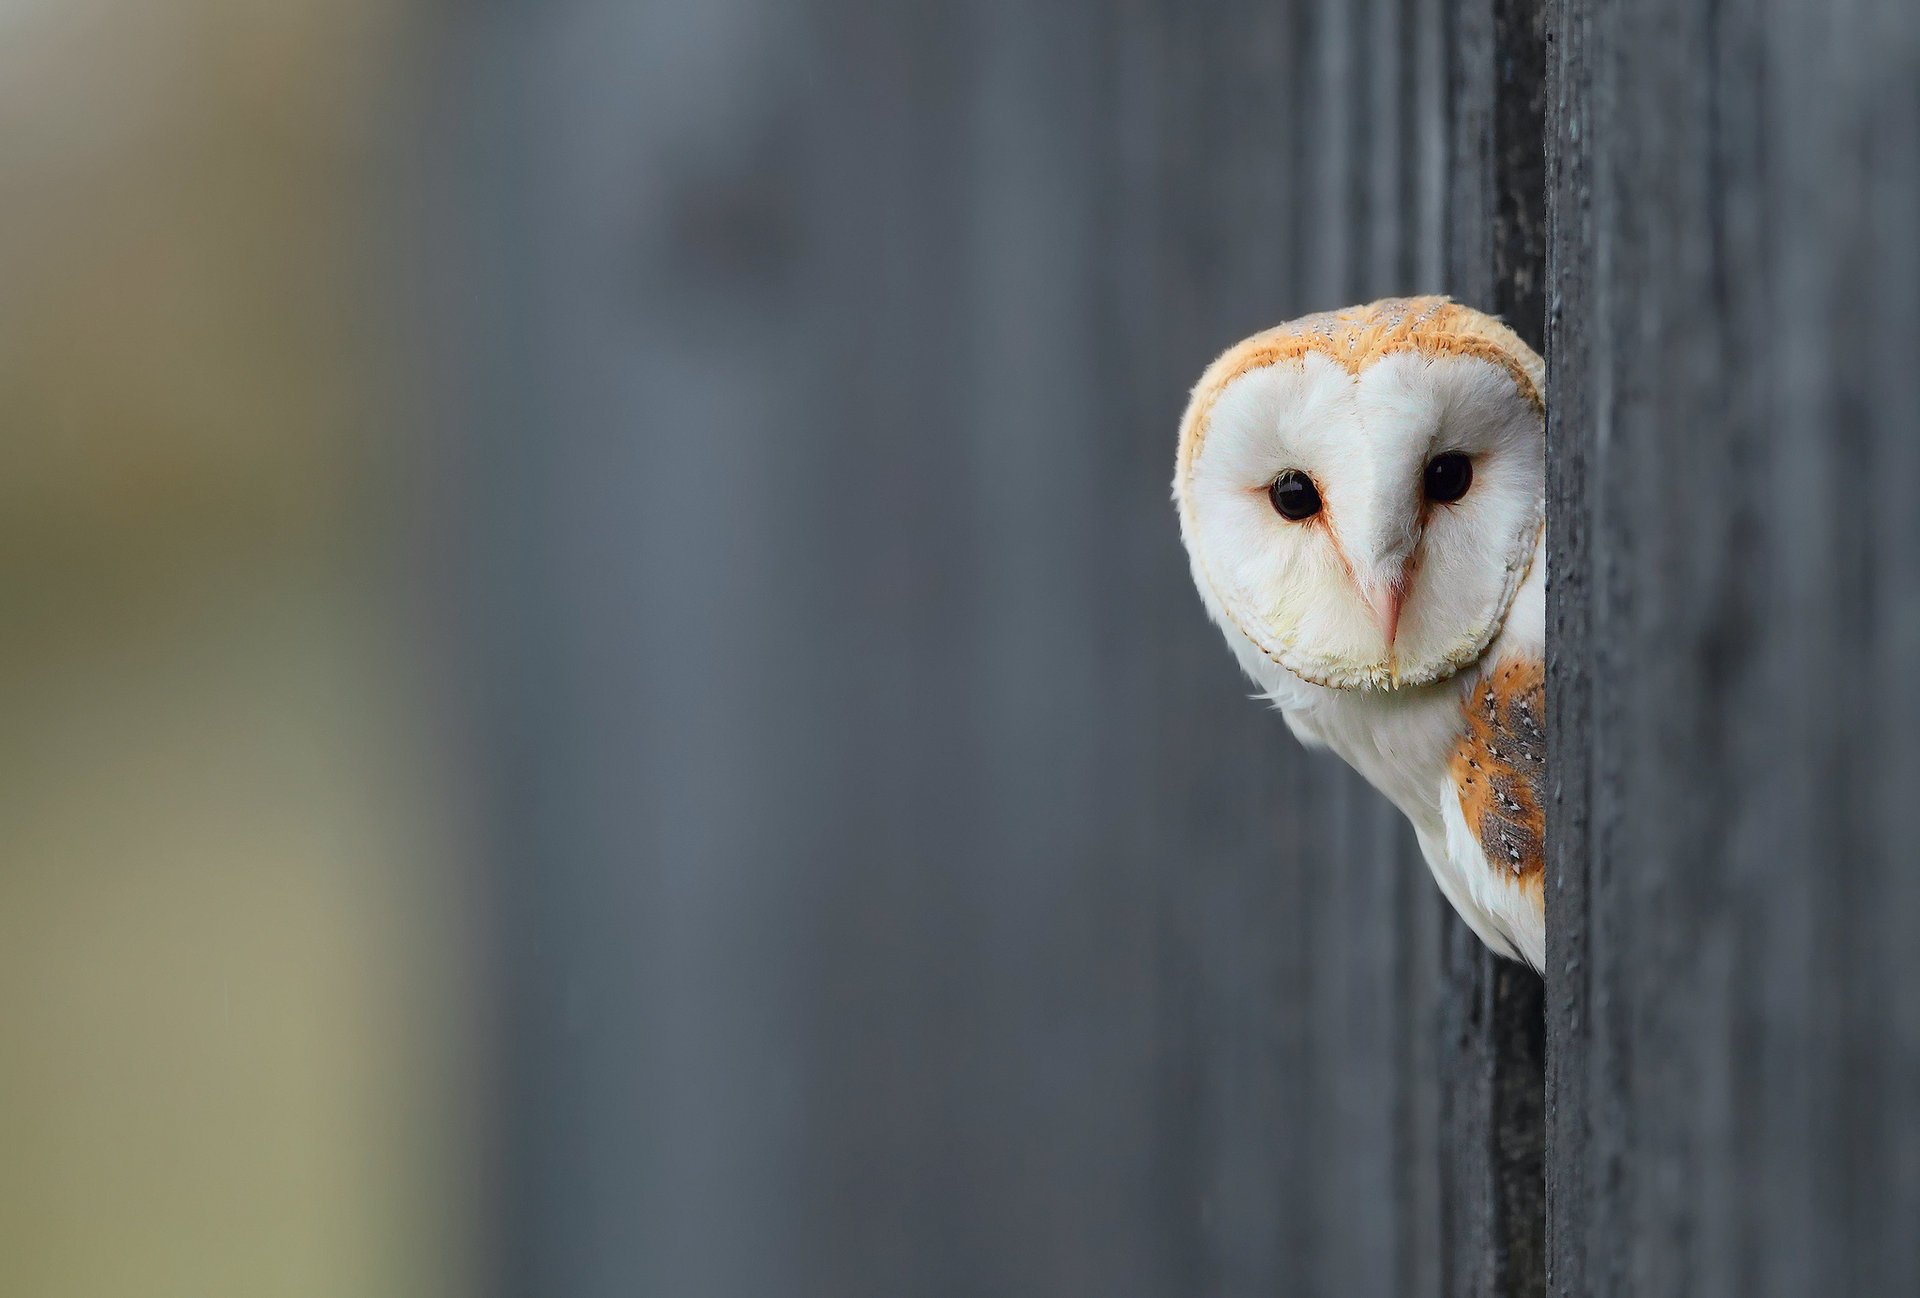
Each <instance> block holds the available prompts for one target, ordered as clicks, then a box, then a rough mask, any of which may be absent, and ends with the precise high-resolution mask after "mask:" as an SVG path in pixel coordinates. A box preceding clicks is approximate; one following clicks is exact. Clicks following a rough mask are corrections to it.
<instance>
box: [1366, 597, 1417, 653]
mask: <svg viewBox="0 0 1920 1298" xmlns="http://www.w3.org/2000/svg"><path fill="white" fill-rule="evenodd" d="M1406 597H1407V590H1406V586H1405V585H1404V584H1403V583H1401V582H1395V583H1394V584H1393V585H1391V586H1387V587H1385V588H1383V589H1380V590H1377V591H1374V592H1372V595H1371V597H1370V598H1369V599H1368V600H1367V606H1368V607H1369V608H1371V609H1372V610H1373V620H1374V624H1375V625H1376V626H1378V627H1379V628H1380V638H1381V639H1383V640H1385V641H1386V642H1387V648H1389V649H1391V648H1393V638H1394V636H1396V635H1398V634H1399V632H1400V605H1401V602H1402V601H1404V600H1405V599H1406Z"/></svg>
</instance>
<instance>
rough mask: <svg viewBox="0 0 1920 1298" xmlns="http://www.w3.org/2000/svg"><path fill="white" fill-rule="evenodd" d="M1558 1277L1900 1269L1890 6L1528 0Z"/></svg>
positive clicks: (1598, 1280) (1901, 1038)
mask: <svg viewBox="0 0 1920 1298" xmlns="http://www.w3.org/2000/svg"><path fill="white" fill-rule="evenodd" d="M1550 25H1551V28H1552V31H1553V37H1554V39H1553V51H1554V52H1553V62H1554V69H1555V71H1554V76H1553V86H1554V90H1553V119H1554V128H1553V140H1554V148H1553V154H1554V168H1553V179H1552V184H1551V202H1552V214H1553V219H1552V253H1551V278H1550V283H1551V286H1552V287H1551V290H1550V294H1551V300H1552V311H1551V319H1552V327H1551V332H1550V338H1549V344H1550V345H1549V379H1548V382H1549V404H1550V408H1551V420H1552V437H1551V445H1552V453H1551V460H1552V466H1551V468H1552V472H1551V475H1550V476H1551V483H1552V491H1553V493H1554V494H1553V500H1552V507H1553V514H1552V517H1553V523H1552V526H1553V529H1554V533H1553V545H1554V570H1553V581H1552V583H1551V587H1550V595H1549V603H1550V617H1551V619H1552V626H1553V632H1554V635H1553V644H1552V648H1551V653H1550V663H1549V672H1550V682H1551V684H1550V695H1551V697H1552V700H1553V702H1552V708H1553V711H1552V714H1551V726H1552V734H1553V737H1554V752H1553V757H1552V761H1553V768H1554V772H1555V779H1556V782H1557V783H1558V785H1559V788H1558V797H1557V800H1556V803H1555V806H1554V812H1553V816H1554V818H1553V823H1552V829H1551V831H1550V832H1551V843H1550V849H1549V851H1550V867H1549V880H1548V906H1549V919H1550V924H1549V933H1550V947H1549V951H1548V963H1549V976H1548V991H1549V1023H1550V1039H1551V1045H1552V1054H1553V1060H1554V1065H1553V1071H1552V1100H1551V1108H1552V1117H1551V1130H1552V1143H1551V1151H1552V1154H1551V1163H1552V1177H1553V1180H1552V1232H1551V1240H1550V1253H1551V1258H1552V1263H1551V1268H1552V1275H1553V1291H1554V1292H1555V1293H1557V1294H1595V1295H1629V1294H1630V1295H1636V1296H1639V1298H1646V1296H1648V1295H1655V1296H1657V1295H1663V1294H1673V1295H1680V1294H1686V1295H1743V1296H1744V1295H1756V1296H1759V1298H1766V1296H1769V1295H1786V1294H1805V1293H1861V1294H1866V1293H1872V1294H1894V1293H1911V1292H1915V1291H1916V1290H1920V1246H1916V1244H1915V1234H1914V1229H1913V1223H1914V1222H1915V1221H1916V1220H1920V1157H1916V1155H1920V995H1916V990H1915V989H1916V988H1920V941H1916V936H1917V933H1920V907H1916V905H1915V901H1916V897H1915V894H1916V891H1917V890H1920V876H1916V872H1915V870H1914V868H1913V866H1914V853H1913V850H1912V834H1911V832H1910V830H1909V829H1908V827H1907V824H1906V818H1907V813H1908V811H1909V809H1910V807H1911V805H1912V801H1913V793H1914V790H1915V789H1917V788H1920V778H1916V772H1917V771H1920V738H1916V736H1920V729H1917V728H1916V726H1915V724H1914V723H1915V720H1916V718H1920V697H1917V696H1916V689H1915V686H1914V683H1913V682H1914V679H1915V676H1914V673H1913V671H1912V669H1911V664H1912V663H1913V662H1914V661H1915V652H1916V650H1917V649H1920V599H1916V595H1915V583H1914V577H1913V574H1914V572H1915V571H1916V561H1920V527H1917V526H1916V523H1915V518H1916V511H1915V510H1914V509H1913V507H1912V502H1911V497H1912V489H1913V485H1914V484H1915V483H1916V482H1920V454H1917V452H1916V449H1915V448H1916V445H1920V442H1917V440H1916V438H1915V436H1914V429H1915V428H1916V427H1920V422H1917V421H1916V415H1920V372H1916V367H1915V366H1914V365H1913V364H1912V363H1911V359H1910V357H1911V353H1912V350H1913V346H1914V343H1915V340H1916V338H1920V311H1917V310H1916V305H1915V304H1916V302H1920V252H1917V251H1916V249H1917V248H1920V244H1916V241H1915V238H1914V231H1915V229H1916V228H1920V225H1917V224H1916V216H1920V89H1916V87H1920V13H1916V11H1914V9H1913V8H1912V7H1911V6H1902V5H1879V4H1861V5H1841V6H1796V5H1785V4H1770V3H1761V2H1757V0H1751V2H1750V0H1683V2H1682V3H1677V4H1672V3H1665V2H1664V0H1662V2H1659V3H1656V2H1655V0H1629V2H1628V3H1623V4H1612V5H1607V6H1603V7H1590V6H1585V5H1577V4H1568V3H1556V4H1554V5H1553V6H1552V20H1551V24H1550Z"/></svg>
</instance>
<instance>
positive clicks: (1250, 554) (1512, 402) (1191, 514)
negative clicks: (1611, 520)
mask: <svg viewBox="0 0 1920 1298" xmlns="http://www.w3.org/2000/svg"><path fill="white" fill-rule="evenodd" d="M1544 378H1545V375H1544V367H1543V365H1542V364H1541V361H1540V358H1539V357H1538V356H1537V355H1535V354H1534V353H1533V351H1532V350H1531V349H1530V348H1528V347H1527V345H1526V344H1525V343H1523V342H1521V341H1520V339H1519V338H1518V337H1517V336H1516V335H1515V334H1514V333H1513V331H1512V330H1510V329H1508V328H1507V327H1506V326H1504V325H1502V324H1501V323H1500V322H1499V321H1497V320H1495V319H1493V318H1492V317H1491V316H1487V315H1483V314H1481V313H1480V312H1478V311H1474V310H1471V309H1469V308H1467V307H1463V306H1459V305H1457V304H1455V303H1453V302H1450V301H1448V300H1447V299H1445V298H1438V297H1429V298H1396V299H1389V300H1386V301H1381V302H1374V303H1371V304H1370V305H1367V306H1361V307H1353V308H1350V309H1348V310H1344V311H1335V312H1328V313H1325V314H1322V315H1314V316H1308V317H1306V318H1304V319H1301V320H1295V321H1293V322H1291V323H1289V324H1284V325H1281V326H1280V327H1278V328H1277V329H1271V330H1268V331H1267V332H1265V333H1261V334H1256V335H1254V336H1253V337H1252V338H1249V339H1247V340H1246V341H1244V342H1242V343H1240V344H1238V345H1236V346H1234V347H1233V348H1231V349H1229V350H1228V351H1227V352H1226V354H1225V355H1223V356H1221V357H1220V358H1219V359H1218V360H1216V361H1215V362H1214V363H1213V364H1212V365H1211V366H1210V367H1209V368H1208V369H1207V372H1206V373H1205V374H1204V375H1202V376H1201V379H1200V382H1199V384H1198V385H1197V386H1196V387H1195V388H1194V390H1193V399H1192V401H1191V402H1190V403H1189V404H1188V406H1187V412H1186V417H1185V418H1184V420H1183V421H1182V423H1181V428H1180V453H1179V459H1178V464H1177V467H1176V469H1175V473H1174V499H1175V501H1176V502H1177V503H1178V505H1179V509H1180V527H1181V535H1182V538H1183V539H1184V540H1185V542H1186V546H1187V554H1188V556H1189V558H1190V559H1191V560H1192V564H1193V575H1194V580H1195V582H1196V583H1197V584H1198V586H1199V588H1200V594H1201V597H1202V598H1203V599H1204V600H1205V601H1206V604H1207V608H1208V611H1209V612H1210V613H1211V614H1212V616H1213V618H1214V620H1215V621H1216V622H1218V623H1219V624H1220V627H1221V629H1222V630H1223V631H1224V632H1225V633H1226V635H1227V638H1228V640H1229V641H1230V642H1231V643H1232V644H1233V646H1234V648H1235V650H1236V652H1237V653H1238V654H1239V656H1240V659H1241V661H1242V663H1243V664H1244V665H1245V666H1246V667H1247V670H1248V672H1249V674H1251V675H1252V676H1253V677H1254V679H1255V680H1257V681H1260V682H1262V683H1263V684H1265V685H1267V686H1268V687H1269V689H1277V688H1280V687H1281V685H1282V683H1283V682H1285V676H1284V673H1290V674H1291V676H1292V677H1295V678H1298V679H1299V680H1305V681H1307V682H1310V683H1312V684H1315V685H1324V686H1329V687H1332V688H1334V689H1347V690H1352V689H1373V690H1379V689H1386V690H1391V689H1400V688H1405V687H1411V686H1417V685H1424V684H1428V683H1430V682H1433V681H1437V680H1440V679H1443V678H1445V677H1447V676H1450V675H1452V674H1453V673H1454V672H1456V671H1458V670H1459V669H1460V668H1461V667H1463V666H1465V665H1466V664H1467V663H1470V662H1472V661H1473V660H1474V659H1475V658H1477V657H1479V656H1480V654H1481V653H1482V652H1483V651H1484V650H1485V649H1486V647H1487V645H1488V644H1489V643H1490V642H1491V641H1492V640H1493V638H1494V637H1495V636H1496V635H1498V634H1499V632H1500V627H1501V624H1502V622H1503V621H1504V620H1505V618H1506V616H1507V610H1508V607H1509V606H1510V605H1511V604H1512V602H1513V597H1514V593H1515V591H1516V590H1517V589H1518V587H1519V585H1520V582H1521V579H1522V578H1524V577H1525V576H1526V573H1527V569H1528V567H1529V566H1530V564H1531V563H1532V560H1533V556H1534V554H1535V551H1536V546H1537V543H1538V541H1539V538H1540V531H1541V526H1542V519H1543V517H1544V513H1545V499H1544V489H1545V459H1546V456H1545V448H1546V431H1545V406H1544V404H1543V402H1542V398H1541V391H1542V388H1543V382H1544ZM1287 683H1290V682H1287Z"/></svg>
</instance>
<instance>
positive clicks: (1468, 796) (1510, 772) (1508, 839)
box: [1448, 657, 1547, 902]
mask: <svg viewBox="0 0 1920 1298" xmlns="http://www.w3.org/2000/svg"><path fill="white" fill-rule="evenodd" d="M1546 704H1547V676H1546V665H1545V664H1544V663H1543V662H1541V661H1540V660H1539V659H1537V658H1522V657H1512V658H1506V659H1503V660H1502V661H1500V662H1498V663H1496V664H1494V665H1493V666H1492V668H1491V669H1490V670H1489V671H1487V672H1486V673H1485V674H1484V675H1482V676H1481V677H1480V678H1479V680H1477V681H1476V682H1475V683H1474V686H1473V688H1472V689H1471V690H1470V691H1469V692H1468V693H1467V695H1466V696H1465V697H1464V698H1463V699H1462V700H1461V711H1462V713H1463V714H1464V716H1465V727H1464V728H1463V729H1462V731H1461V732H1460V738H1459V740H1458V742H1457V743H1455V744H1454V748H1453V756H1452V759H1451V761H1450V762H1449V764H1448V769H1449V771H1450V772H1451V773H1452V776H1453V784H1454V788H1455V789H1456V790H1457V791H1458V793H1459V795H1460V810H1461V813H1462V815H1463V816H1464V817H1465V819H1466V822H1467V826H1468V828H1469V829H1471V830H1472V831H1473V833H1474V835H1475V836H1476V837H1477V838H1478V839H1479V840H1480V847H1481V850H1482V851H1484V852H1485V853H1486V856H1487V864H1488V866H1489V867H1490V868H1492V869H1495V870H1500V871H1503V872H1505V873H1506V874H1508V875H1510V876H1511V877H1512V878H1513V879H1514V880H1515V881H1517V882H1519V883H1521V884H1522V885H1523V886H1524V887H1525V888H1526V890H1527V892H1528V893H1529V894H1530V895H1532V896H1533V897H1534V898H1535V900H1536V902H1537V901H1538V900H1539V896H1540V892H1541V886H1540V885H1541V881H1542V877H1543V875H1544V871H1545V868H1546V813H1545V811H1544V810H1543V807H1544V799H1543V793H1544V789H1543V787H1542V786H1543V782H1544V781H1545V779H1546V770H1547V728H1546Z"/></svg>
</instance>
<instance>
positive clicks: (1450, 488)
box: [1425, 451, 1473, 505]
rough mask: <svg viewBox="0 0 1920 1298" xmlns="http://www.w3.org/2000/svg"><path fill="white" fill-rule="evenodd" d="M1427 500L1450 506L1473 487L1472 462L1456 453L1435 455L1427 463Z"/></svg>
mask: <svg viewBox="0 0 1920 1298" xmlns="http://www.w3.org/2000/svg"><path fill="white" fill-rule="evenodd" d="M1425 485H1426V490H1427V499H1428V500H1436V501H1439V502H1440V503H1441V504H1443V505H1446V504H1451V503H1452V502H1454V501H1456V500H1458V499H1460V497H1462V496H1464V495H1466V494H1467V488H1468V487H1471V486H1472V485H1473V461H1472V460H1469V459H1468V458H1467V457H1466V456H1464V455H1461V454H1460V453H1459V452H1457V451H1450V452H1448V453H1447V454H1445V455H1436V456H1434V457H1433V459H1431V460H1430V461H1428V462H1427V477H1426V484H1425Z"/></svg>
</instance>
